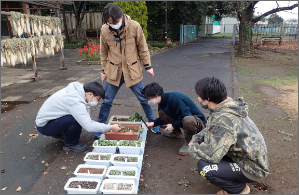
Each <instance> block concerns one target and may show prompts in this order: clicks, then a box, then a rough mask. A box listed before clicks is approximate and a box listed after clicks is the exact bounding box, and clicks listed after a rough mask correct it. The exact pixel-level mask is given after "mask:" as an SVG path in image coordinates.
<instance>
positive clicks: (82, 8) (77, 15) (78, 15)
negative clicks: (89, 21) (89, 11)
mask: <svg viewBox="0 0 299 195" xmlns="http://www.w3.org/2000/svg"><path fill="white" fill-rule="evenodd" d="M79 3H80V4H79V8H78V9H77V7H76V4H75V1H73V4H72V6H73V11H74V14H75V19H76V34H77V36H78V31H79V28H80V27H81V24H82V21H83V18H84V15H85V4H86V1H79ZM81 13H82V14H81Z"/></svg>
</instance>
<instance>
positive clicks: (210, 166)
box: [189, 77, 269, 194]
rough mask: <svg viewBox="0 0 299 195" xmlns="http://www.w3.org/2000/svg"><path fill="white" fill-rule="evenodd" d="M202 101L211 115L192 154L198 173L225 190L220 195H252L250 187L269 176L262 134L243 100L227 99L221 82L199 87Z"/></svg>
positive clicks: (195, 138) (210, 81)
mask: <svg viewBox="0 0 299 195" xmlns="http://www.w3.org/2000/svg"><path fill="white" fill-rule="evenodd" d="M195 91H196V93H197V95H198V101H199V102H200V103H201V105H202V106H203V108H206V109H209V110H210V114H209V118H208V121H207V126H206V128H205V129H204V130H202V131H201V132H199V133H198V134H196V135H194V136H193V137H192V140H191V142H190V144H189V153H190V155H191V156H193V157H194V158H196V159H198V160H199V161H198V163H197V167H198V172H199V174H200V175H201V177H203V178H204V179H207V180H209V181H210V182H211V183H212V184H214V185H217V186H219V187H221V188H222V190H220V191H219V192H218V193H217V194H249V192H250V188H249V186H248V185H247V184H246V183H253V182H256V181H259V180H260V179H262V178H264V177H266V176H267V175H268V174H269V163H268V155H267V147H266V144H265V141H264V138H263V136H262V134H261V132H260V131H259V130H258V128H257V126H256V125H255V124H254V122H253V121H252V120H251V119H250V118H249V117H248V105H247V104H246V103H245V102H244V101H243V98H238V99H236V100H233V99H232V98H230V97H227V92H226V87H225V86H224V84H223V83H222V82H221V81H220V80H219V79H217V78H214V77H213V78H210V77H206V78H203V79H201V80H199V81H198V82H197V83H196V85H195Z"/></svg>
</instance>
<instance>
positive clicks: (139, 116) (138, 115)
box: [135, 112, 150, 130]
mask: <svg viewBox="0 0 299 195" xmlns="http://www.w3.org/2000/svg"><path fill="white" fill-rule="evenodd" d="M135 117H136V118H139V119H140V120H141V121H142V122H143V123H144V125H145V126H146V128H147V130H150V128H149V127H148V126H147V125H146V123H145V122H144V120H143V119H142V116H141V115H140V114H138V113H137V112H135Z"/></svg>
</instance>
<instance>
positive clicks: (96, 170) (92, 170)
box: [78, 168, 104, 174]
mask: <svg viewBox="0 0 299 195" xmlns="http://www.w3.org/2000/svg"><path fill="white" fill-rule="evenodd" d="M88 170H89V173H90V174H102V173H103V172H104V169H100V168H80V169H79V170H78V173H88Z"/></svg>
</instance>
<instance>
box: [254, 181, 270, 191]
mask: <svg viewBox="0 0 299 195" xmlns="http://www.w3.org/2000/svg"><path fill="white" fill-rule="evenodd" d="M251 185H252V186H253V187H255V188H256V189H258V190H261V191H267V189H268V187H267V186H265V185H264V184H262V183H258V182H255V183H252V184H251Z"/></svg>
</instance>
